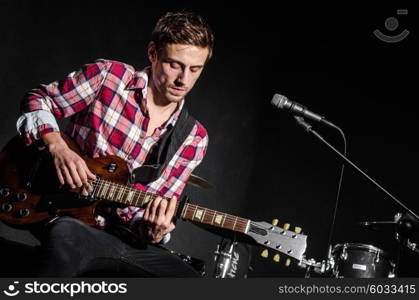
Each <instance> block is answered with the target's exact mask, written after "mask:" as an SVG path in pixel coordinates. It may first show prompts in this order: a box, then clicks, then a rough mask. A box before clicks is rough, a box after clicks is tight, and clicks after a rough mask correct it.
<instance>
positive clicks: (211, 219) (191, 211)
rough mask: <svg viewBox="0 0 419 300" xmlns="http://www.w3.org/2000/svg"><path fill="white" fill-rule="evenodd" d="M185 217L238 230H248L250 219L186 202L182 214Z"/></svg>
mask: <svg viewBox="0 0 419 300" xmlns="http://www.w3.org/2000/svg"><path fill="white" fill-rule="evenodd" d="M181 217H182V218H183V219H187V220H190V221H194V222H199V223H203V224H207V225H212V226H216V227H220V228H224V229H229V230H233V231H238V232H246V231H247V227H248V225H249V222H250V221H249V220H248V219H244V218H240V217H236V216H233V215H229V214H225V213H222V212H219V211H216V210H212V209H208V208H205V207H201V206H198V205H194V204H190V203H186V204H185V206H184V207H183V211H182V214H181Z"/></svg>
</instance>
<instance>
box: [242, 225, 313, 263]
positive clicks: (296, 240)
mask: <svg viewBox="0 0 419 300" xmlns="http://www.w3.org/2000/svg"><path fill="white" fill-rule="evenodd" d="M277 225H278V219H274V220H272V223H271V224H269V223H267V222H252V224H251V226H250V228H249V231H248V233H247V234H248V235H250V236H251V237H253V238H254V239H255V240H256V242H258V243H259V244H261V245H264V246H266V247H268V248H271V249H273V250H275V254H274V255H273V258H272V259H273V260H274V261H275V262H277V263H278V262H280V260H281V255H280V254H279V253H278V252H281V253H283V254H286V256H288V257H287V258H286V260H285V266H287V267H288V266H289V265H290V264H291V259H290V257H292V258H295V259H297V260H299V261H301V260H302V259H303V254H304V252H305V249H306V240H307V236H305V235H303V234H301V232H302V228H301V227H298V226H296V227H295V228H294V231H291V230H289V229H290V227H291V226H290V224H289V223H285V224H284V225H283V227H282V228H281V227H278V226H277ZM261 256H262V257H263V258H267V257H269V250H268V249H264V250H263V251H262V253H261Z"/></svg>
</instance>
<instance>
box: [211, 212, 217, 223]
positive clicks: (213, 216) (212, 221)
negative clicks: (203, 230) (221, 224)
mask: <svg viewBox="0 0 419 300" xmlns="http://www.w3.org/2000/svg"><path fill="white" fill-rule="evenodd" d="M211 212H212V213H213V215H212V220H211V225H213V224H214V218H215V215H216V213H215V211H213V210H211Z"/></svg>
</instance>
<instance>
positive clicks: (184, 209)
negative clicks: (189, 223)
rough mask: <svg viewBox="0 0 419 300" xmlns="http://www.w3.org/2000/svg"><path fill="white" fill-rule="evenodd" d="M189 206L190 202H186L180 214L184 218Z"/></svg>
mask: <svg viewBox="0 0 419 300" xmlns="http://www.w3.org/2000/svg"><path fill="white" fill-rule="evenodd" d="M187 206H189V204H188V203H186V204H185V205H184V206H183V208H182V213H181V214H180V216H181V217H182V219H186V212H187Z"/></svg>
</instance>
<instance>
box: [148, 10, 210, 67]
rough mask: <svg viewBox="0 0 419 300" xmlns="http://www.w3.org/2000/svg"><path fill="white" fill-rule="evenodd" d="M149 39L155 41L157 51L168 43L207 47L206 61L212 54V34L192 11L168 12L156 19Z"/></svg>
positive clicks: (204, 22) (201, 19) (200, 18)
mask: <svg viewBox="0 0 419 300" xmlns="http://www.w3.org/2000/svg"><path fill="white" fill-rule="evenodd" d="M151 41H153V42H154V43H155V45H156V50H157V52H159V50H161V49H162V48H164V47H165V46H166V45H168V44H184V45H193V46H197V47H202V48H208V50H209V52H208V58H207V61H208V60H209V59H210V58H211V56H212V49H213V47H214V34H213V32H212V30H211V28H210V26H209V25H208V23H207V22H206V21H205V20H204V19H203V18H202V17H201V16H198V15H196V14H194V13H192V12H179V13H172V12H169V13H166V14H165V15H164V16H163V17H161V18H160V19H159V20H158V21H157V24H156V27H155V28H154V30H153V33H152V34H151Z"/></svg>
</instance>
